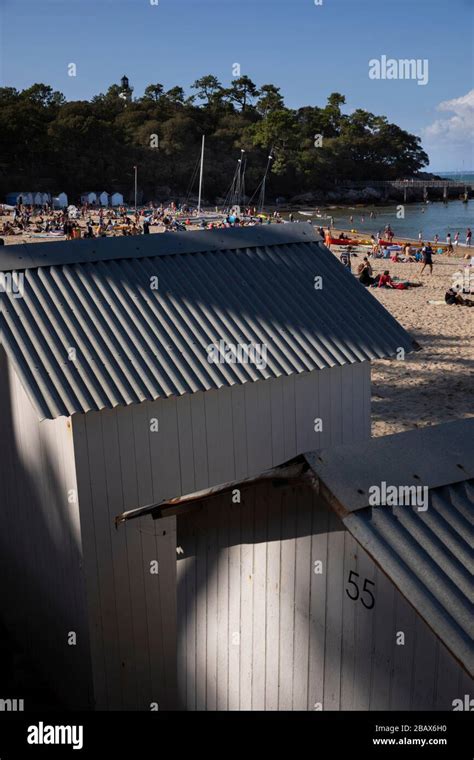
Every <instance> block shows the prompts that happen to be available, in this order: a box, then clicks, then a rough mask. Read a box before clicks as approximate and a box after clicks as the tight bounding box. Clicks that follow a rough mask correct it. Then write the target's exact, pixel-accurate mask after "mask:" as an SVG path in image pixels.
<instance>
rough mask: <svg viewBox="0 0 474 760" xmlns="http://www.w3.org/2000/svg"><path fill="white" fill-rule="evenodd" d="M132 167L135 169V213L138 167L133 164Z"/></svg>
mask: <svg viewBox="0 0 474 760" xmlns="http://www.w3.org/2000/svg"><path fill="white" fill-rule="evenodd" d="M133 168H134V170H135V213H137V195H138V169H137V167H136V166H134V167H133Z"/></svg>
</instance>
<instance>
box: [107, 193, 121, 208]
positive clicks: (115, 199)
mask: <svg viewBox="0 0 474 760" xmlns="http://www.w3.org/2000/svg"><path fill="white" fill-rule="evenodd" d="M110 205H111V206H123V195H122V193H112V195H111V196H110Z"/></svg>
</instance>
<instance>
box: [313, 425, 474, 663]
mask: <svg viewBox="0 0 474 760" xmlns="http://www.w3.org/2000/svg"><path fill="white" fill-rule="evenodd" d="M306 459H307V461H308V462H309V464H310V466H311V469H312V471H313V473H314V474H315V475H316V476H317V477H318V479H319V481H320V484H323V491H324V492H326V497H327V498H328V501H329V503H330V504H331V506H332V507H333V508H334V509H336V511H337V512H338V514H339V516H340V517H341V519H342V521H343V522H344V525H345V526H346V527H347V529H348V530H349V531H350V533H351V534H352V535H353V536H354V538H355V539H356V540H357V541H358V542H359V543H360V544H361V546H363V548H364V549H365V550H366V551H367V552H368V554H370V555H371V556H372V557H373V559H374V560H375V561H376V562H377V564H378V565H380V567H381V568H382V569H383V571H384V572H385V573H386V575H387V576H388V577H389V578H390V579H391V580H392V582H393V583H394V584H395V585H396V586H397V588H399V589H400V591H401V592H402V593H403V595H404V596H405V597H406V599H407V600H408V601H409V602H410V603H411V604H412V605H413V607H415V609H416V610H417V611H418V612H419V614H420V615H421V616H422V617H423V618H424V620H425V621H426V622H427V623H428V625H429V626H430V627H431V628H432V629H433V631H434V632H435V633H436V634H437V635H438V636H439V638H440V639H441V640H442V641H443V642H444V644H445V645H446V646H447V647H448V649H449V650H450V651H451V652H452V653H453V654H454V656H455V657H456V658H457V659H458V660H459V661H460V662H461V663H462V664H463V665H464V667H465V668H466V670H467V671H468V672H469V673H471V674H472V673H473V670H474V660H473V645H472V631H473V606H472V605H473V602H474V585H473V580H474V578H473V573H474V561H473V556H474V555H473V549H474V419H466V420H459V421H455V422H449V423H446V424H444V425H436V426H433V427H427V428H424V429H421V430H413V431H409V432H406V433H399V434H396V435H391V436H384V437H381V438H375V439H372V440H369V441H366V442H365V443H362V444H358V445H357V446H340V447H336V448H334V449H327V450H325V451H318V452H312V453H310V454H308V455H306ZM382 482H385V483H386V484H387V486H389V485H395V486H421V487H424V486H426V488H427V489H428V499H427V503H428V508H427V510H426V511H421V510H420V509H419V508H418V506H414V507H412V506H398V507H391V506H373V507H370V506H369V489H370V487H371V486H380V485H381V483H382Z"/></svg>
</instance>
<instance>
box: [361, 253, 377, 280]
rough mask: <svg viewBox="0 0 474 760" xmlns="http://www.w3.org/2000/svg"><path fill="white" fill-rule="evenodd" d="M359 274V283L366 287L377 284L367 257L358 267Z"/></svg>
mask: <svg viewBox="0 0 474 760" xmlns="http://www.w3.org/2000/svg"><path fill="white" fill-rule="evenodd" d="M357 274H358V275H359V282H360V283H362V285H365V287H368V286H369V285H372V284H373V283H374V282H375V280H374V277H373V271H372V267H371V265H370V264H369V260H368V258H367V256H364V260H363V261H362V262H361V263H360V264H359V266H358V267H357Z"/></svg>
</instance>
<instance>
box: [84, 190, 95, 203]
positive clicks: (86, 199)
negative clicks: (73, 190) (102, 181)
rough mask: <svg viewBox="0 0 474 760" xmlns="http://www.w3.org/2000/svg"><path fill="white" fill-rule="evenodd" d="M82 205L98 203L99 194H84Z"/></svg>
mask: <svg viewBox="0 0 474 760" xmlns="http://www.w3.org/2000/svg"><path fill="white" fill-rule="evenodd" d="M81 203H97V193H93V192H88V193H82V195H81Z"/></svg>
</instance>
